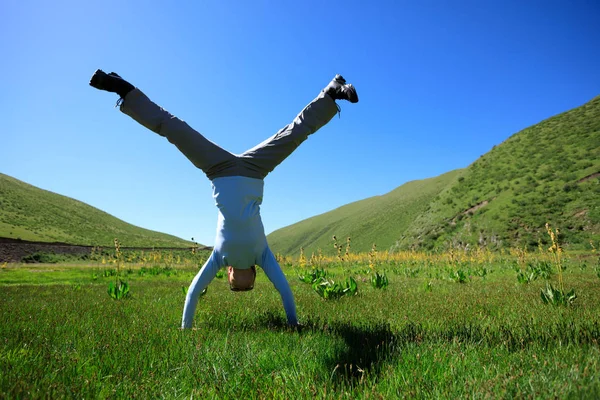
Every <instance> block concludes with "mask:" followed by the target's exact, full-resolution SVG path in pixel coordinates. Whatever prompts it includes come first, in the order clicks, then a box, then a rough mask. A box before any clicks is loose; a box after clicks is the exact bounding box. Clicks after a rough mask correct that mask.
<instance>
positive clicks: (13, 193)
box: [0, 173, 193, 247]
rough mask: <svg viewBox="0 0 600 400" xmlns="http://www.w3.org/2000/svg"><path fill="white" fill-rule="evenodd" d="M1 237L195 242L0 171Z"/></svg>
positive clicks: (106, 242) (134, 243)
mask: <svg viewBox="0 0 600 400" xmlns="http://www.w3.org/2000/svg"><path fill="white" fill-rule="evenodd" d="M0 237H7V238H13V239H17V238H19V239H23V240H31V241H42V242H64V243H69V244H82V245H93V246H113V240H114V238H119V240H120V241H121V243H122V245H123V246H126V247H134V246H141V247H153V246H154V247H190V246H192V245H193V244H192V242H190V241H187V240H183V239H180V238H178V237H175V236H172V235H167V234H164V233H160V232H155V231H151V230H148V229H143V228H140V227H137V226H134V225H131V224H128V223H126V222H124V221H122V220H120V219H118V218H115V217H113V216H112V215H110V214H107V213H105V212H103V211H101V210H98V209H97V208H94V207H92V206H89V205H87V204H85V203H83V202H81V201H78V200H74V199H71V198H69V197H65V196H61V195H59V194H56V193H52V192H49V191H47V190H42V189H39V188H37V187H35V186H32V185H29V184H27V183H25V182H22V181H19V180H18V179H15V178H12V177H10V176H8V175H4V174H1V173H0Z"/></svg>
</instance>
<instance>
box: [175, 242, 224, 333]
mask: <svg viewBox="0 0 600 400" xmlns="http://www.w3.org/2000/svg"><path fill="white" fill-rule="evenodd" d="M220 267H221V266H220V264H219V262H218V256H217V255H216V254H215V252H214V251H213V252H212V253H210V256H209V257H208V260H206V262H205V263H204V266H203V267H202V268H201V269H200V272H198V274H196V276H195V277H194V279H193V280H192V283H191V284H190V287H189V289H188V292H187V295H186V297H185V305H184V306H183V318H182V321H181V327H182V328H184V329H185V328H191V327H192V321H193V320H194V314H195V313H196V304H198V297H200V293H202V291H203V290H204V289H205V288H206V287H207V286H208V284H209V283H210V282H212V280H213V279H214V278H215V275H217V272H218V271H219V268H220Z"/></svg>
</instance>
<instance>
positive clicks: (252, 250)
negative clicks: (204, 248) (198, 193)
mask: <svg viewBox="0 0 600 400" xmlns="http://www.w3.org/2000/svg"><path fill="white" fill-rule="evenodd" d="M212 188H213V198H214V199H215V203H216V205H217V208H218V209H219V216H218V222H217V236H216V239H215V246H214V248H213V251H212V253H211V255H210V257H209V258H208V260H207V261H206V263H205V264H204V266H203V267H202V269H201V270H200V272H199V273H198V275H196V277H195V278H194V279H193V281H192V284H191V285H190V289H189V290H188V295H187V298H186V305H185V306H184V317H183V327H184V328H185V327H189V326H191V321H192V319H193V315H194V310H195V302H196V301H197V298H198V295H199V293H200V292H201V291H202V290H204V288H205V287H206V286H208V284H209V283H210V282H211V281H212V280H213V279H214V277H215V275H216V274H217V271H218V270H219V269H220V268H222V267H226V266H232V267H234V268H239V269H247V268H251V267H252V266H253V265H258V266H260V267H261V268H262V270H263V271H264V272H265V274H266V275H267V277H268V278H269V280H270V281H271V282H272V283H273V285H274V286H275V289H277V291H278V292H279V294H280V296H281V301H282V302H283V307H284V309H285V312H286V315H287V319H288V323H290V324H297V322H298V320H297V317H296V304H295V303H294V296H293V294H292V291H291V289H290V286H289V284H288V281H287V279H286V277H285V275H284V274H283V272H282V271H281V268H280V267H279V264H278V263H277V260H276V259H275V256H274V255H273V253H272V252H271V249H269V246H268V244H267V237H266V236H265V229H264V226H263V224H262V220H261V218H260V205H261V203H262V198H263V188H264V182H263V180H262V179H256V178H248V177H244V176H227V177H222V178H215V179H213V181H212Z"/></svg>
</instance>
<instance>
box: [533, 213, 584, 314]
mask: <svg viewBox="0 0 600 400" xmlns="http://www.w3.org/2000/svg"><path fill="white" fill-rule="evenodd" d="M546 230H547V231H548V235H550V240H551V241H552V246H550V248H549V249H548V251H550V252H552V255H553V258H554V262H555V265H556V269H557V271H558V284H559V287H558V288H557V289H555V288H554V287H552V285H551V284H550V283H546V289H545V290H543V289H542V292H541V296H542V301H543V302H544V304H552V305H565V306H566V305H570V304H573V302H574V301H575V299H576V298H577V295H576V294H575V289H571V290H570V291H569V292H568V293H565V287H564V281H563V270H564V269H565V268H563V265H562V259H561V254H562V248H561V247H560V244H559V242H558V235H559V231H558V228H556V230H555V231H553V230H552V228H551V227H550V224H548V223H546Z"/></svg>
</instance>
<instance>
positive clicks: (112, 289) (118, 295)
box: [105, 238, 129, 300]
mask: <svg viewBox="0 0 600 400" xmlns="http://www.w3.org/2000/svg"><path fill="white" fill-rule="evenodd" d="M114 243H115V258H114V261H113V262H114V263H115V264H116V265H117V268H116V274H115V280H114V282H113V281H111V282H110V283H109V284H108V290H107V291H108V295H109V296H110V297H112V298H113V299H115V300H121V299H125V298H127V297H128V296H129V283H128V282H127V281H123V280H121V263H122V261H123V258H122V257H123V255H122V253H121V243H119V240H118V239H117V238H115V240H114ZM111 271H112V270H111ZM105 272H106V270H105ZM105 276H106V275H105Z"/></svg>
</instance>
